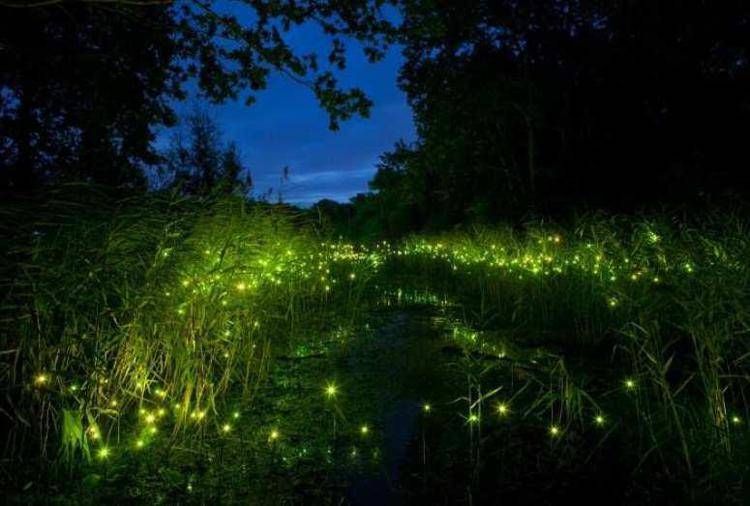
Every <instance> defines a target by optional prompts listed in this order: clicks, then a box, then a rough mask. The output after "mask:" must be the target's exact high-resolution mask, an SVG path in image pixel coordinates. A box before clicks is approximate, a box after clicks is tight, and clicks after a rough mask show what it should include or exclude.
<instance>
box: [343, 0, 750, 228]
mask: <svg viewBox="0 0 750 506" xmlns="http://www.w3.org/2000/svg"><path fill="white" fill-rule="evenodd" d="M403 33H404V44H405V56H406V63H405V65H404V67H403V68H402V70H401V75H400V85H401V87H402V88H403V89H404V90H405V91H406V93H407V94H408V98H409V101H410V103H411V105H412V107H413V110H414V115H415V120H416V124H417V129H418V140H417V141H416V143H415V144H414V145H413V146H406V145H398V146H396V147H395V149H394V150H393V151H392V152H391V153H388V154H386V155H384V156H383V157H382V161H381V165H380V168H379V171H378V173H377V175H376V176H375V178H374V180H373V181H372V183H371V188H372V190H373V192H374V193H373V194H370V195H366V196H365V195H363V196H359V197H358V198H356V199H354V201H353V209H352V210H351V212H352V213H353V214H352V218H351V220H350V222H349V224H350V227H351V228H354V229H356V230H360V231H364V233H366V234H368V233H380V232H385V233H386V234H398V233H401V232H403V231H404V230H415V229H423V228H444V227H446V226H452V225H455V224H458V223H466V222H475V221H479V222H492V221H496V220H502V219H505V220H507V219H513V218H519V217H522V216H525V215H528V214H529V213H534V214H542V215H554V216H559V215H561V214H565V213H568V212H570V211H578V210H581V209H604V210H611V211H617V212H631V211H634V210H638V209H642V208H644V207H645V208H648V207H652V206H664V205H667V206H674V205H685V204H688V205H690V206H695V205H696V204H697V203H699V202H706V201H707V200H709V199H710V200H711V201H712V202H716V201H721V200H723V199H724V198H725V197H726V196H728V195H732V194H734V195H739V196H744V195H746V193H747V190H748V186H747V181H746V179H748V178H746V176H745V173H746V172H747V170H748V162H749V161H750V157H749V156H748V151H747V146H746V143H747V140H748V139H749V138H750V127H749V125H750V61H748V58H749V57H750V53H749V51H748V50H749V49H750V3H747V2H742V1H727V2H700V1H688V2H672V1H653V0H649V1H639V0H621V1H609V2H601V1H528V2H525V1H517V0H507V1H506V0H487V1H474V2H466V1H452V0H445V1H434V0H415V1H409V2H406V3H405V5H404V27H403ZM338 212H339V214H341V213H342V212H343V211H341V210H340V211H338ZM372 220H375V221H376V222H377V223H373V222H372Z"/></svg>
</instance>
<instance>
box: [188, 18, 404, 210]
mask: <svg viewBox="0 0 750 506" xmlns="http://www.w3.org/2000/svg"><path fill="white" fill-rule="evenodd" d="M287 40H288V42H289V43H290V44H291V45H292V47H294V48H297V49H298V50H299V51H300V52H301V53H308V52H310V51H316V52H317V53H318V54H319V57H320V60H321V61H327V60H326V57H327V55H328V50H329V46H328V42H327V41H326V40H325V39H324V38H323V37H322V36H321V35H320V32H319V30H318V29H317V27H313V26H308V25H306V26H302V27H299V28H296V29H294V30H292V31H290V32H289V34H288V39H287ZM347 57H348V62H347V68H346V69H345V70H344V71H342V72H340V73H338V77H339V82H340V84H342V85H344V86H347V87H349V86H357V87H359V88H361V89H363V90H364V91H365V93H366V94H367V95H368V96H369V97H370V99H371V100H373V102H374V105H373V108H372V111H371V115H370V117H369V118H359V117H355V118H353V119H351V120H349V121H345V122H341V125H340V129H339V130H338V131H336V132H332V131H330V130H328V116H327V115H326V113H325V112H324V111H323V110H321V109H320V107H319V106H318V103H317V101H316V99H315V96H314V95H313V93H312V92H311V91H310V90H309V89H308V88H306V87H305V86H302V85H300V84H298V83H295V82H293V81H292V80H291V79H289V78H288V77H286V76H283V75H280V74H278V75H273V76H272V77H271V78H270V79H269V83H268V88H267V89H266V90H264V91H261V92H259V93H258V94H257V101H256V102H255V104H253V105H252V106H250V107H248V106H246V105H244V103H243V95H242V94H240V96H239V97H238V100H237V101H232V102H226V103H224V104H221V105H218V106H211V105H206V104H204V103H202V102H200V105H201V107H202V108H204V109H207V110H208V112H209V113H210V114H211V115H212V116H213V117H214V119H216V121H217V122H218V124H219V125H220V127H221V129H222V131H223V133H224V137H225V139H226V140H233V141H235V142H236V143H237V145H238V146H239V148H240V151H241V153H242V158H243V161H244V162H245V165H246V166H247V167H249V169H250V172H251V174H252V177H253V181H254V190H253V193H254V194H256V195H260V194H263V193H266V192H267V191H268V190H269V188H273V189H274V194H273V199H274V200H275V199H276V195H277V193H276V192H277V191H278V190H279V188H280V190H281V193H282V196H283V200H284V201H285V202H290V203H294V204H298V205H310V204H312V203H314V202H317V201H318V200H320V199H323V198H329V199H333V200H337V201H340V202H346V201H348V200H349V198H350V197H352V196H354V195H355V194H357V193H359V192H364V191H367V182H368V181H369V180H370V179H371V178H372V176H373V174H374V173H375V165H376V163H377V160H378V157H379V156H380V154H382V153H383V152H385V151H388V150H390V149H391V148H392V147H393V145H394V144H395V142H396V141H398V140H399V139H404V140H406V141H407V142H409V141H411V140H413V139H414V137H415V132H414V125H413V123H412V114H411V110H410V109H409V106H408V105H407V103H406V97H405V95H404V94H403V92H402V91H401V90H399V89H398V87H397V85H396V78H397V74H398V69H399V67H400V66H401V62H402V56H401V52H400V49H399V48H398V47H393V48H391V49H390V51H389V52H388V54H387V56H386V57H385V58H384V59H383V60H381V61H380V62H378V63H374V64H371V63H369V62H367V59H366V58H365V57H364V55H363V53H362V49H361V47H360V46H359V45H358V44H357V43H356V42H348V45H347ZM196 100H197V99H195V98H194V99H191V100H188V101H187V102H184V103H182V104H179V105H178V107H177V110H178V112H183V113H184V112H187V111H189V110H190V109H191V108H192V107H194V106H195V104H196ZM285 166H288V167H289V180H288V181H287V182H285V183H284V184H283V185H280V181H281V176H282V172H283V169H284V167H285Z"/></svg>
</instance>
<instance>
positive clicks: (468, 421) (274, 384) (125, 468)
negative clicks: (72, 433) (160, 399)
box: [63, 291, 632, 505]
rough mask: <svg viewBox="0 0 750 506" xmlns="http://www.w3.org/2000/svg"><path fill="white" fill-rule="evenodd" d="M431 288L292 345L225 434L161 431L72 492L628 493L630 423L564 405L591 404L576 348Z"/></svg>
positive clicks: (225, 424)
mask: <svg viewBox="0 0 750 506" xmlns="http://www.w3.org/2000/svg"><path fill="white" fill-rule="evenodd" d="M425 297H426V298H425ZM433 299H434V298H433V297H431V296H429V295H425V296H424V297H423V296H414V295H413V294H412V295H407V294H404V293H403V292H401V291H398V292H394V293H393V294H392V296H391V297H389V298H387V299H384V300H383V303H382V304H381V305H380V309H378V310H376V311H373V312H372V313H370V314H369V315H367V316H366V317H361V318H357V321H356V323H355V324H352V323H351V322H348V323H346V322H330V323H329V324H328V328H329V330H328V331H327V332H323V333H321V335H320V336H318V337H313V336H309V335H307V336H305V338H304V341H303V342H304V343H305V344H304V346H302V345H297V344H295V343H294V342H291V343H289V346H288V350H289V351H288V353H283V352H279V354H278V356H276V357H275V358H274V360H272V361H271V366H270V370H269V371H268V375H267V380H266V381H265V382H264V383H263V384H262V386H261V387H259V388H258V390H257V391H256V392H254V397H253V399H252V402H251V403H250V404H249V405H247V404H246V405H245V408H242V409H237V410H234V409H231V406H232V405H235V406H240V405H242V403H241V400H240V399H239V398H236V399H231V398H230V399H229V400H228V401H227V406H226V409H224V410H223V411H224V412H227V413H231V416H228V418H227V419H226V420H219V421H218V422H217V423H218V424H219V428H220V429H221V430H220V431H219V432H220V433H221V435H220V436H209V435H208V433H209V432H210V431H204V432H201V433H200V434H201V435H200V436H196V438H195V439H194V440H191V441H188V442H182V443H181V444H178V445H171V444H170V443H168V442H167V441H169V438H164V440H165V441H163V442H159V441H158V440H154V442H153V443H152V444H148V445H144V447H143V448H139V449H138V451H134V452H132V454H131V455H129V456H126V455H123V456H122V458H112V459H109V460H108V461H107V462H106V463H103V464H101V463H100V467H99V468H98V469H97V470H96V471H95V472H92V473H91V474H90V475H89V476H88V477H87V478H86V480H84V482H83V485H81V486H80V488H77V489H74V490H72V491H71V490H68V489H66V491H65V492H64V493H63V495H64V496H65V497H67V498H68V499H69V500H70V501H71V502H79V499H80V498H81V497H90V496H91V494H92V493H93V495H94V496H95V497H96V498H97V502H99V501H104V500H108V499H109V500H112V501H117V500H121V499H122V498H123V497H131V498H134V499H137V500H140V501H144V502H148V503H168V504H172V503H198V504H200V503H215V502H228V503H233V502H240V503H246V504H248V503H249V504H289V503H291V504H300V503H301V504H363V505H370V504H415V503H425V504H481V503H496V502H498V501H500V500H508V501H512V502H513V503H516V504H518V503H523V504H543V503H546V502H547V501H548V500H549V498H551V497H558V496H561V495H566V494H568V495H571V496H575V497H576V498H577V499H598V500H601V499H603V498H606V497H611V496H612V494H615V495H616V494H618V493H621V492H622V491H623V490H624V487H626V486H627V482H628V481H629V478H628V472H627V471H626V470H627V469H632V467H628V466H627V465H626V464H625V459H624V458H621V457H622V456H621V455H620V454H619V453H618V452H620V451H621V449H622V447H623V441H622V440H621V438H622V437H623V436H622V435H621V433H622V431H615V430H613V429H615V427H616V422H615V421H614V417H613V416H609V415H608V416H607V418H606V421H607V424H606V425H605V423H604V421H605V418H604V416H603V415H602V414H600V412H599V411H597V412H596V414H594V412H593V411H591V409H589V407H587V405H586V404H585V402H584V401H582V400H579V401H580V402H581V404H580V405H579V406H578V408H579V409H581V416H582V417H584V418H586V420H588V418H592V417H594V416H597V417H600V418H597V420H599V421H601V424H599V425H602V426H601V427H600V426H597V424H598V422H597V424H588V425H589V426H590V427H588V428H587V429H585V430H584V429H581V428H580V426H583V423H581V424H579V425H576V424H575V423H573V422H574V421H571V419H569V418H567V417H566V418H563V417H562V412H563V409H565V412H566V413H570V412H571V410H573V411H574V410H575V409H577V408H576V405H572V404H571V402H573V401H572V400H571V399H573V400H575V390H574V387H573V386H572V385H573V383H572V382H571V381H570V379H569V378H570V376H571V373H570V371H567V370H566V369H565V368H564V363H563V362H562V360H561V359H560V358H559V357H557V356H555V355H553V354H551V353H549V352H548V351H545V350H542V349H536V348H524V347H522V346H520V345H518V344H511V342H509V340H508V339H505V338H504V337H503V335H502V334H501V333H500V332H499V331H487V330H485V331H479V330H476V329H472V328H470V327H467V326H465V325H463V324H461V323H460V320H459V319H458V318H456V314H455V313H456V312H455V311H453V310H452V307H451V305H450V304H449V303H448V301H446V300H444V299H434V300H433ZM436 301H437V302H438V304H436ZM425 302H427V303H428V304H429V306H425V305H421V304H423V303H425ZM414 304H417V306H414ZM561 367H562V370H561ZM566 403H568V404H566ZM597 409H598V410H601V409H603V406H597ZM584 411H585V412H584ZM592 419H593V418H592ZM87 480H88V481H87Z"/></svg>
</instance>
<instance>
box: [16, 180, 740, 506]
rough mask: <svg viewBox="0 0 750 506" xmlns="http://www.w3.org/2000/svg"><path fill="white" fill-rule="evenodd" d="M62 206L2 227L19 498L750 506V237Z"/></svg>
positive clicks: (135, 204) (65, 198) (149, 202)
mask: <svg viewBox="0 0 750 506" xmlns="http://www.w3.org/2000/svg"><path fill="white" fill-rule="evenodd" d="M59 191H60V193H59V194H56V195H55V198H49V199H46V204H45V206H44V208H43V209H42V210H40V208H39V206H34V208H33V213H30V212H29V211H28V210H27V209H25V208H24V207H23V206H22V205H16V206H13V207H10V206H5V207H4V208H3V210H2V227H3V235H4V237H5V240H4V242H3V244H2V249H3V251H2V254H3V257H4V258H6V259H7V261H6V262H5V263H4V264H3V271H2V285H3V290H2V293H3V300H2V329H3V330H2V335H3V349H2V380H3V390H4V391H3V397H4V407H3V410H4V417H5V419H6V420H7V421H8V422H9V423H8V431H7V432H6V435H5V436H4V449H3V461H2V480H3V484H4V488H6V489H7V490H9V491H12V492H11V494H10V496H9V497H10V498H11V500H12V501H17V502H23V503H29V502H48V501H50V500H51V498H53V497H54V498H56V499H55V500H56V501H57V502H60V503H71V504H73V503H75V504H80V503H86V502H101V501H104V500H106V499H108V498H109V499H111V500H119V501H121V500H134V501H140V502H148V503H153V502H157V503H204V502H213V501H216V500H223V501H241V502H248V501H249V502H253V503H268V504H279V503H284V502H291V503H299V502H322V503H336V504H339V503H340V502H341V501H344V502H347V501H348V502H353V503H358V504H359V503H364V504H367V503H371V504H378V503H383V502H390V503H397V502H399V501H401V502H403V503H404V504H408V503H413V502H415V501H418V500H419V501H428V502H433V503H435V502H438V503H443V502H447V503H466V504H477V503H491V502H495V501H497V500H500V499H503V498H506V499H511V500H514V502H520V503H529V504H532V503H533V504H539V503H540V502H544V501H548V500H549V498H551V497H559V496H560V495H561V494H562V495H564V496H568V497H576V498H579V499H583V498H586V499H593V498H597V499H603V498H606V497H608V496H609V495H611V494H612V493H614V492H616V493H617V495H618V497H622V498H624V499H623V501H625V502H630V503H642V502H648V501H654V502H657V501H663V500H669V501H679V502H682V501H694V502H722V503H731V502H735V503H742V502H743V500H744V499H745V498H746V491H745V481H746V478H747V476H748V471H749V469H748V462H750V460H748V450H749V448H748V437H747V436H748V433H747V420H748V415H750V413H748V406H749V405H748V399H747V394H748V392H747V387H748V379H750V370H749V366H748V360H750V346H749V345H748V341H747V333H748V329H749V328H750V327H749V326H748V323H749V321H748V318H749V313H748V311H747V308H748V307H749V306H750V304H749V303H750V301H749V300H748V298H750V289H749V288H750V287H749V286H748V283H749V282H750V270H749V269H748V267H747V258H748V257H750V234H749V233H748V229H747V224H746V223H745V222H744V221H743V220H741V219H739V218H735V217H732V216H728V215H704V216H702V217H701V218H700V219H698V220H696V221H695V222H694V223H685V222H682V223H680V222H675V221H669V220H667V219H666V218H663V217H659V216H651V217H645V216H644V217H640V218H627V219H625V218H618V217H604V216H588V217H585V218H581V219H579V220H577V221H576V222H575V223H574V224H573V225H568V226H555V225H553V224H550V223H530V224H527V225H526V226H524V227H523V228H522V229H521V228H518V227H516V228H515V229H511V228H507V229H504V228H501V227H493V228H486V229H483V228H472V229H466V230H464V231H456V232H452V233H449V234H443V235H436V236H430V235H415V236H412V237H410V238H406V239H404V240H401V241H397V242H384V241H379V242H374V243H370V244H353V243H348V242H345V241H340V240H331V239H330V238H328V237H325V236H324V235H323V234H322V233H321V231H320V230H319V229H318V228H316V224H315V223H314V222H311V221H310V220H309V219H307V218H305V217H301V216H297V215H293V214H290V213H288V212H284V211H283V210H279V209H278V208H271V207H269V206H265V205H260V204H248V203H247V202H245V201H244V200H243V199H239V198H224V199H219V200H212V199H195V198H182V197H176V196H174V195H167V194H165V195H146V196H140V197H134V198H131V199H126V200H121V201H113V200H112V199H110V198H108V197H107V195H106V194H98V193H96V192H93V191H91V189H90V188H88V189H86V190H85V191H83V190H82V189H81V188H79V187H72V188H67V189H65V190H59ZM613 491H614V492H613Z"/></svg>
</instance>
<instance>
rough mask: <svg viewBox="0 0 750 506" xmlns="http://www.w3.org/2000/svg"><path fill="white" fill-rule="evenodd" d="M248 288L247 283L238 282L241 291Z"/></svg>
mask: <svg viewBox="0 0 750 506" xmlns="http://www.w3.org/2000/svg"><path fill="white" fill-rule="evenodd" d="M246 289H247V285H246V284H245V283H237V290H239V291H240V292H244V291H245V290H246Z"/></svg>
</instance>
